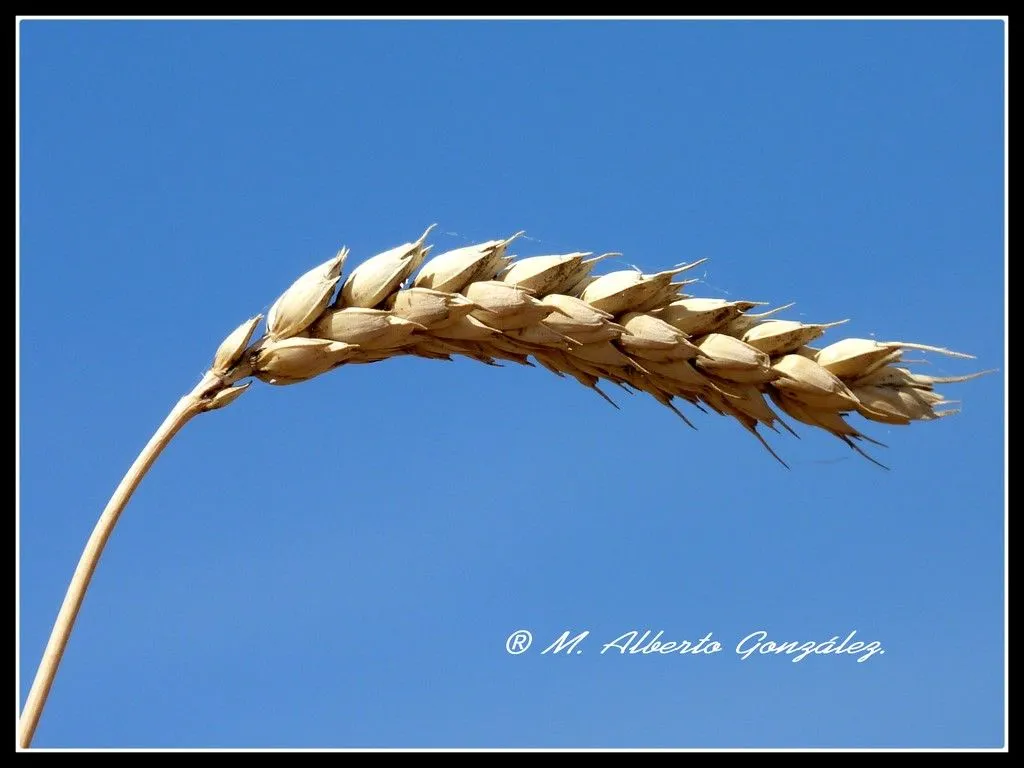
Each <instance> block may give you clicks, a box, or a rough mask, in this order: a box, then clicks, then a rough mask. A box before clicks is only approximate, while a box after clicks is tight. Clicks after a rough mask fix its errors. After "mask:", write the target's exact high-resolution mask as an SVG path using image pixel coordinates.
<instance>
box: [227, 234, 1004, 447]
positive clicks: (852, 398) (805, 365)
mask: <svg viewBox="0 0 1024 768" xmlns="http://www.w3.org/2000/svg"><path fill="white" fill-rule="evenodd" d="M431 229H433V227H429V228H428V229H427V230H426V231H425V232H424V233H423V234H422V235H421V236H420V237H419V238H418V239H417V240H416V241H415V242H410V243H405V244H403V245H399V246H397V247H395V248H391V249H389V250H387V251H384V252H383V253H379V254H377V255H376V256H373V257H371V258H369V259H367V260H366V261H364V262H363V263H362V264H360V265H359V266H357V267H356V268H355V269H353V270H352V271H351V273H350V274H349V275H348V277H347V278H346V279H345V280H344V282H342V270H343V267H344V264H345V261H346V258H347V256H348V249H346V248H342V249H341V250H340V251H339V252H338V254H337V255H336V256H335V257H334V258H333V259H331V260H330V261H328V262H326V263H324V264H321V265H320V266H317V267H315V268H313V269H311V270H309V271H308V272H306V273H305V274H304V275H302V276H301V277H300V278H299V279H298V280H296V281H295V282H294V283H293V284H292V285H291V287H290V288H288V290H286V291H285V292H284V293H283V294H282V295H281V296H280V298H278V299H277V301H276V302H274V304H273V306H271V308H270V310H269V312H268V313H267V318H266V330H265V333H264V335H263V336H262V337H260V338H259V339H257V340H256V341H255V342H253V343H250V341H251V339H252V336H253V333H254V332H255V329H256V327H257V325H258V324H259V321H260V317H258V316H257V317H254V318H251V319H250V320H248V321H246V322H245V323H243V324H242V325H241V326H239V328H238V329H236V330H235V331H234V332H232V333H231V334H230V335H229V336H228V337H227V338H226V339H225V340H224V342H223V343H222V344H221V345H220V347H219V348H218V350H217V353H216V355H215V357H214V364H213V368H212V372H213V373H214V374H215V375H216V376H218V377H219V378H220V380H221V381H223V383H224V386H225V389H223V390H221V391H218V392H217V393H216V395H214V396H211V399H210V403H209V406H208V408H207V409H208V410H209V409H213V408H219V407H223V406H224V405H227V404H228V403H229V402H232V401H233V400H234V399H235V398H237V397H238V396H239V395H241V394H242V391H243V390H244V387H240V386H231V385H233V384H234V383H235V382H237V381H238V380H240V379H241V378H245V377H247V376H255V377H256V378H257V379H259V380H260V381H264V382H267V383H269V384H279V385H280V384H295V383H298V382H302V381H306V380H308V379H311V378H313V377H315V376H319V375H321V374H323V373H326V372H327V371H330V370H332V369H334V368H337V367H339V366H342V365H345V364H347V363H372V362H378V361H380V360H387V359H388V358H392V357H397V356H399V355H415V356H419V357H424V358H430V359H440V360H450V359H452V356H453V355H462V356H465V357H469V358H472V359H474V360H479V361H480V362H483V363H487V364H489V365H497V364H500V361H511V362H515V363H520V364H524V365H532V363H531V362H530V359H531V358H532V359H533V360H534V361H536V362H538V363H540V364H541V365H542V366H544V367H545V368H547V369H548V370H550V371H551V372H553V373H555V374H557V375H558V376H570V377H572V378H573V379H575V380H576V381H578V382H580V383H581V384H583V385H584V386H586V387H588V388H590V389H592V390H594V391H595V392H597V393H598V394H599V395H601V396H602V397H604V398H605V399H606V400H608V401H609V402H612V401H611V399H610V398H608V396H607V395H606V394H605V393H604V392H603V391H602V390H601V389H600V387H599V386H598V385H599V383H600V382H601V381H607V382H611V383H613V384H616V385H619V386H622V387H624V388H627V389H629V390H638V391H642V392H646V393H647V394H649V395H651V396H652V397H654V398H655V399H656V400H657V401H658V402H660V403H662V404H663V405H665V406H667V407H668V408H670V409H671V410H672V411H674V412H675V413H676V414H678V415H679V416H681V417H682V418H683V419H684V420H686V422H687V423H688V424H689V423H690V422H689V420H688V419H686V417H685V416H684V415H683V414H682V412H681V411H680V410H679V409H678V408H677V407H676V404H675V401H677V400H681V401H687V402H689V403H690V404H692V405H694V406H696V407H697V408H700V409H701V410H707V409H710V410H713V411H715V412H717V413H720V414H722V415H725V416H731V417H732V418H734V419H736V420H737V421H738V422H739V423H740V424H742V425H743V427H744V428H745V429H747V430H748V431H749V432H751V433H752V434H753V435H754V436H755V437H756V438H757V439H758V440H760V441H761V443H762V445H764V447H765V448H767V449H768V450H769V451H770V452H771V453H772V455H773V456H775V458H776V459H778V458H779V457H778V456H777V455H776V454H775V452H774V451H772V450H771V448H770V447H769V446H768V444H767V442H765V440H764V437H763V435H761V433H760V432H758V427H761V426H764V427H767V428H768V429H771V430H773V431H777V427H776V425H781V426H782V427H784V428H785V429H787V430H789V431H790V432H792V431H793V430H792V429H791V428H790V427H789V425H788V424H786V422H784V421H783V420H782V415H783V414H784V415H785V416H787V417H789V418H790V419H792V420H794V421H798V422H801V423H803V424H805V425H808V426H811V427H817V428H819V429H823V430H825V431H826V432H830V433H831V434H833V435H835V436H836V437H837V438H839V439H840V440H842V441H843V442H845V443H846V444H847V445H849V446H850V447H851V448H853V449H854V450H856V451H857V452H859V453H860V454H861V455H863V456H865V457H866V458H868V459H870V460H871V461H875V460H874V459H872V458H871V457H870V456H868V455H867V454H866V453H865V452H864V451H863V450H861V448H860V447H859V446H858V445H857V443H856V442H855V441H861V440H867V441H869V442H876V441H874V440H871V438H869V437H867V436H865V435H863V434H862V433H861V432H860V431H859V430H858V429H856V428H855V427H854V426H852V425H851V424H850V423H849V422H848V421H847V419H846V417H847V416H848V415H850V414H852V413H859V414H860V415H861V416H863V417H864V418H866V419H868V420H871V421H877V422H881V423H883V424H909V423H910V422H912V421H923V420H929V419H937V418H941V417H943V416H948V415H950V414H952V413H955V412H956V411H955V410H954V409H951V408H948V407H947V406H949V405H950V404H951V402H950V401H947V400H945V399H944V398H943V397H942V395H939V394H937V393H936V392H935V390H934V385H935V384H945V383H952V382H960V381H966V380H968V379H971V378H974V377H975V376H980V375H981V373H975V374H970V375H964V376H949V377H935V376H925V375H922V374H916V373H912V372H911V371H910V369H908V368H906V367H904V366H903V365H901V363H904V364H905V362H906V361H905V360H904V357H903V355H904V353H905V352H906V351H908V350H916V351H926V352H935V353H939V354H943V355H949V356H952V357H962V358H966V357H970V355H964V354H961V353H958V352H952V351H950V350H948V349H943V348H941V347H932V346H927V345H924V344H914V343H909V342H901V341H888V342H878V341H872V340H869V339H858V338H846V339H842V340H840V341H836V342H833V343H831V344H827V345H825V346H812V344H816V343H817V341H818V339H819V338H820V337H821V336H822V335H823V334H825V332H826V331H827V330H828V329H830V328H832V327H834V326H838V325H841V324H842V323H844V322H846V321H845V320H839V321H836V322H827V323H803V322H798V321H795V320H784V319H779V318H777V317H775V316H774V315H775V314H776V313H778V312H779V311H781V310H784V309H787V308H788V307H789V306H790V305H786V306H784V307H779V308H778V309H774V310H770V311H765V312H752V311H751V310H753V309H754V308H755V307H757V306H759V303H758V302H753V301H725V300H723V299H714V298H700V297H693V296H689V295H687V294H685V293H683V292H682V291H683V288H684V287H686V286H687V285H690V284H692V283H694V282H697V281H696V280H686V279H681V278H680V276H681V275H683V274H684V273H686V272H687V271H689V270H691V269H693V267H695V266H697V265H698V264H701V263H703V260H701V261H696V262H693V263H690V264H681V265H678V266H676V267H674V268H672V269H667V270H664V271H662V272H657V273H654V274H644V273H642V272H640V271H639V270H635V269H627V270H617V271H611V272H608V273H606V274H602V275H595V274H593V269H594V267H595V266H596V265H597V264H598V262H600V261H601V260H602V259H604V258H606V257H608V256H612V255H619V254H602V255H600V256H594V255H593V254H591V253H585V252H574V253H566V254H561V255H541V256H529V257H526V258H521V259H520V258H516V257H515V256H513V255H510V254H509V252H508V250H509V246H510V245H511V244H512V243H513V241H515V240H516V238H517V237H519V235H521V234H522V233H521V232H519V233H516V234H514V235H512V236H511V237H508V238H505V239H503V240H490V241H488V242H485V243H480V244H479V245H470V246H465V247H462V248H457V249H455V250H451V251H447V252H445V253H441V254H438V255H435V256H433V257H431V258H429V259H428V258H427V257H428V256H429V254H430V251H431V246H429V245H426V239H427V236H428V235H429V234H430V231H431ZM339 284H340V288H339ZM982 373H985V372H982ZM612 404H613V405H614V403H612ZM772 405H774V406H775V408H774V409H773V407H772ZM691 426H692V424H691ZM779 461H780V462H781V461H782V460H781V459H779ZM783 463H784V462H783ZM875 463H878V462H875Z"/></svg>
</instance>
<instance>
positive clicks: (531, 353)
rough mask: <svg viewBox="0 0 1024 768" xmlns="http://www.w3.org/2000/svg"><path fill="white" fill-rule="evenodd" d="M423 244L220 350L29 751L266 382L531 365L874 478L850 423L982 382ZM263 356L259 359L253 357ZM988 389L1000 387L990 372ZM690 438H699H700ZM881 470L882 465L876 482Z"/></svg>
mask: <svg viewBox="0 0 1024 768" xmlns="http://www.w3.org/2000/svg"><path fill="white" fill-rule="evenodd" d="M432 228H433V227H430V228H428V229H427V230H426V231H425V232H424V233H423V235H422V236H420V238H419V239H417V240H416V241H415V242H411V243H405V244H403V245H399V246H397V247H395V248H391V249H390V250H387V251H384V252H383V253H379V254H377V255H376V256H373V257H371V258H370V259H368V260H366V261H365V262H363V263H362V264H360V265H359V266H358V267H356V268H355V269H354V270H353V271H352V272H351V274H349V276H348V278H347V279H346V280H345V281H344V282H343V283H342V285H341V289H340V290H338V284H339V283H340V282H342V281H341V274H342V269H343V267H344V264H345V261H346V258H347V256H348V250H347V249H345V248H343V249H341V250H340V251H339V252H338V253H337V255H336V256H335V257H334V258H333V259H331V260H329V261H327V262H326V263H324V264H321V265H320V266H317V267H315V268H313V269H311V270H310V271H308V272H306V273H305V274H304V275H302V276H301V277H300V278H299V279H298V280H296V281H295V282H294V283H293V284H292V285H291V287H289V288H288V290H286V291H285V292H284V293H283V294H282V295H281V297H280V298H279V299H278V300H277V301H276V302H274V304H273V305H272V306H271V308H270V310H269V311H268V313H267V318H266V328H265V332H264V334H263V335H262V336H260V337H259V338H257V339H256V340H255V341H252V339H253V335H254V333H255V330H256V328H257V326H258V325H259V323H260V320H261V319H262V318H261V317H259V316H257V317H254V318H251V319H250V320H247V321H246V322H245V323H242V325H240V326H239V327H238V328H237V329H235V330H234V331H233V332H232V333H231V334H229V335H228V337H227V338H226V339H225V340H224V341H223V342H222V343H221V345H220V347H218V349H217V351H216V353H215V355H214V360H213V365H212V367H211V369H210V371H209V372H208V373H207V374H206V375H205V376H204V377H203V379H202V381H200V383H199V384H198V385H197V386H196V387H195V388H194V389H193V390H192V391H191V392H190V393H189V394H187V395H185V397H183V398H182V399H181V400H180V401H179V402H178V404H177V405H176V406H175V407H174V409H173V410H172V411H171V413H170V414H169V415H168V417H167V418H166V420H165V421H164V423H163V424H161V425H160V427H159V428H158V429H157V431H156V433H155V434H154V435H153V437H152V438H151V439H150V441H149V443H147V444H146V447H145V448H144V449H143V450H142V453H141V454H140V455H139V456H138V458H137V459H136V460H135V462H134V463H133V464H132V466H131V468H130V469H129V470H128V473H127V474H126V475H125V477H124V479H123V480H122V481H121V483H120V484H119V485H118V487H117V489H116V490H115V491H114V495H113V496H112V497H111V499H110V502H109V503H108V504H107V506H106V508H105V509H104V510H103V513H102V514H101V516H100V519H99V521H98V522H97V524H96V527H95V529H94V530H93V532H92V535H91V536H90V537H89V540H88V542H87V544H86V547H85V551H84V552H83V553H82V556H81V559H80V560H79V563H78V567H77V568H76V569H75V573H74V576H73V577H72V580H71V584H70V586H69V587H68V591H67V594H66V596H65V598H64V602H63V604H62V605H61V609H60V612H59V614H58V616H57V620H56V623H55V624H54V627H53V631H52V633H51V635H50V639H49V642H48V643H47V646H46V650H45V652H44V654H43V659H42V661H41V662H40V665H39V669H38V671H37V673H36V677H35V680H34V681H33V684H32V689H31V691H30V692H29V696H28V700H27V702H26V704H25V709H24V711H23V712H22V717H21V724H20V733H19V743H20V744H21V746H22V747H28V746H29V745H30V744H31V742H32V737H33V735H34V733H35V730H36V726H37V725H38V723H39V718H40V715H41V714H42V711H43V707H44V705H45V703H46V698H47V695H48V694H49V691H50V687H51V685H52V683H53V679H54V677H55V675H56V673H57V668H58V666H59V664H60V661H61V657H62V656H63V654H64V649H65V648H66V647H67V642H68V638H69V637H70V634H71V630H72V627H73V625H74V621H75V618H76V616H77V615H78V610H79V608H80V607H81V605H82V600H83V599H84V597H85V592H86V590H87V589H88V586H89V581H90V580H91V578H92V574H93V572H94V571H95V569H96V564H97V563H98V562H99V558H100V556H101V554H102V552H103V547H104V545H105V544H106V542H107V539H108V538H109V536H110V533H111V531H112V530H113V528H114V525H115V524H116V523H117V519H118V517H119V516H120V514H121V511H122V510H123V509H124V507H125V505H126V504H127V503H128V500H129V499H130V498H131V495H132V493H133V492H134V490H135V488H136V487H137V486H138V484H139V482H140V481H141V479H142V477H143V475H144V474H145V473H146V472H147V471H148V470H149V468H150V467H151V466H152V464H153V462H154V461H155V460H156V458H157V457H158V456H159V454H160V452H161V451H162V450H163V448H164V447H165V446H166V445H167V443H168V442H169V441H170V440H171V438H172V437H174V435H175V434H176V433H177V432H178V430H180V429H181V428H182V427H183V426H184V425H185V424H186V422H188V421H189V420H190V419H191V418H192V417H193V416H195V415H197V414H199V413H203V412H205V411H210V410H215V409H218V408H222V407H224V406H226V405H228V404H229V403H231V402H233V401H234V400H235V399H237V398H238V397H239V396H241V394H242V393H243V392H244V391H245V389H246V388H247V387H248V386H249V385H248V383H245V384H238V382H239V381H241V380H242V379H245V378H249V377H255V378H257V379H259V380H260V381H264V382H267V383H270V384H295V383H298V382H302V381H306V380H308V379H311V378H313V377H315V376H319V375H320V374H322V373H326V372H327V371H329V370H332V369H334V368H337V367H339V366H342V365H345V364H346V363H371V362H377V361H380V360H386V359H388V358H391V357H397V356H399V355H416V356H419V357H425V358H431V359H443V360H450V359H451V357H452V356H453V355H463V356H466V357H470V358H472V359H474V360H479V361H481V362H483V363H487V364H490V365H496V364H499V361H512V362H516V363H521V364H525V365H531V363H530V358H532V359H533V360H535V361H537V362H538V363H540V364H541V365H543V366H544V367H545V368H547V369H548V370H550V371H552V372H553V373H555V374H557V375H559V376H563V377H564V376H569V377H571V378H573V379H575V380H576V381H578V382H580V383H581V384H583V385H584V386H586V387H588V388H590V389H592V390H594V391H595V392H596V393H598V394H599V395H600V396H601V397H603V398H605V399H606V400H608V401H609V402H612V404H613V405H614V402H613V401H612V400H611V399H610V398H609V397H608V396H607V395H606V394H605V393H604V392H603V391H602V390H601V389H600V387H599V386H598V385H599V383H600V382H601V381H607V382H611V383H613V384H616V385H619V386H622V387H624V388H626V389H628V390H637V391H642V392H646V393H648V394H649V395H651V396H652V397H654V398H655V399H656V400H658V402H660V403H662V404H663V405H665V406H667V407H668V408H670V409H671V410H672V411H674V412H675V413H676V414H678V415H679V416H680V417H682V418H683V419H684V420H686V421H687V423H688V424H689V423H690V422H689V419H687V418H686V416H685V415H684V414H683V413H682V412H681V411H680V410H679V409H678V408H677V406H676V404H675V401H676V400H681V401H687V402H689V403H690V404H692V405H694V406H696V407H697V408H699V409H701V410H705V406H706V407H707V408H710V409H711V410H713V411H716V412H718V413H720V414H723V415H726V416H731V417H733V418H734V419H736V420H737V421H738V422H739V423H740V424H741V425H742V426H743V427H744V428H745V429H746V430H748V431H749V432H750V433H751V434H752V435H754V437H756V438H757V439H758V440H759V441H760V442H761V444H762V445H763V446H764V447H765V448H766V449H767V450H768V451H769V452H771V454H772V456H774V457H775V458H776V459H777V460H778V461H779V462H780V463H783V464H785V462H783V461H782V459H781V458H779V457H778V455H777V454H776V453H775V452H774V451H773V450H772V449H771V448H770V447H769V445H768V443H767V442H766V441H765V440H764V437H763V436H762V435H761V434H760V432H758V427H759V426H764V427H766V428H768V429H770V430H773V431H777V429H776V425H777V424H778V425H781V426H782V427H783V428H785V429H787V430H788V431H790V432H792V431H793V430H792V429H791V428H790V427H789V426H788V424H786V423H785V422H784V421H783V420H782V419H781V417H780V415H779V414H778V413H777V412H776V411H775V410H773V409H772V407H771V405H769V401H770V402H771V403H773V404H774V405H775V406H776V407H777V408H778V409H779V410H780V411H782V413H784V414H786V415H787V416H789V417H790V418H792V419H793V420H795V421H799V422H801V423H803V424H805V425H808V426H811V427H817V428H819V429H823V430H825V431H827V432H830V433H831V434H833V435H835V436H836V437H837V438H839V439H840V440H842V441H843V442H845V443H846V444H847V445H849V446H850V447H851V448H852V449H854V450H855V451H857V452H858V453H860V454H861V455H862V456H864V457H866V458H868V459H869V460H871V461H873V462H875V463H876V464H877V463H878V462H877V461H876V460H875V459H873V458H871V457H870V456H869V455H868V454H867V453H866V452H865V451H864V450H863V449H862V448H861V447H860V446H859V445H858V444H857V443H858V442H859V441H868V442H872V443H876V444H877V441H874V440H872V439H871V438H869V437H867V436H866V435H863V434H861V432H860V431H859V430H857V429H856V428H855V427H853V426H852V425H851V424H849V423H848V422H847V421H846V418H845V417H846V416H847V415H848V414H851V413H853V412H856V413H859V414H860V415H861V416H863V417H865V418H867V419H869V420H871V421H877V422H882V423H885V424H909V423H910V422H912V421H921V420H928V419H936V418H940V417H943V416H947V415H950V414H952V413H955V412H956V411H955V410H953V409H949V408H944V406H947V405H949V404H950V402H949V401H946V400H945V399H943V397H942V396H941V395H939V394H937V393H936V392H935V391H934V385H935V384H945V383H954V382H960V381H966V380H968V379H971V378H974V377H975V376H980V375H982V374H981V373H976V374H969V375H964V376H949V377H934V376H925V375H920V374H915V373H912V372H911V371H910V370H909V369H908V368H905V367H903V366H900V365H897V364H898V363H900V362H902V361H903V353H904V351H906V350H915V351H925V352H936V353H940V354H945V355H950V356H953V357H962V358H966V357H970V355H964V354H961V353H957V352H952V351H950V350H947V349H943V348H940V347H931V346H927V345H923V344H915V343H907V342H898V341H892V342H876V341H873V340H869V339H856V338H852V339H844V340H841V341H837V342H835V343H833V344H829V345H828V346H826V347H823V348H816V347H812V346H809V345H810V344H811V343H812V342H814V341H815V340H817V339H818V338H819V337H820V336H822V334H824V333H825V331H826V330H827V329H829V328H830V327H832V326H836V325H840V324H841V323H842V322H845V321H839V322H834V323H817V324H814V323H801V322H796V321H793V320H780V319H776V318H774V317H773V315H774V314H775V313H776V312H778V311H780V310H782V309H786V308H787V307H780V308H778V309H776V310H771V311H767V312H751V310H752V309H754V308H755V307H756V306H758V303H757V302H752V301H725V300H722V299H709V298H695V297H691V296H688V295H686V294H684V293H683V292H682V289H683V288H684V287H685V286H686V285H688V284H691V283H693V282H696V281H694V280H685V279H677V278H679V276H680V275H682V274H684V273H685V272H687V271H688V270H690V269H692V268H693V267H695V266H697V265H698V264H700V263H702V261H696V262H693V263H690V264H681V265H678V266H676V267H674V268H672V269H668V270H665V271H663V272H658V273H655V274H643V273H641V272H639V271H637V270H619V271H613V272H609V273H607V274H603V275H600V276H596V275H594V274H592V271H593V268H594V266H595V264H597V263H598V262H600V261H601V260H602V259H604V258H606V257H607V256H610V255H618V254H603V255H600V256H594V255H593V254H591V253H585V252H574V253H568V254H560V255H544V256H532V257H528V258H523V259H518V260H517V259H516V258H514V257H513V256H510V255H509V254H508V248H509V246H510V245H511V244H512V243H513V241H515V239H516V238H517V237H518V236H519V235H520V234H522V233H517V234H515V235H512V236H511V237H508V238H505V239H502V240H491V241H488V242H485V243H480V244H477V245H470V246H466V247H463V248H457V249H455V250H452V251H448V252H446V253H442V254H440V255H437V256H434V257H433V258H431V259H430V260H429V261H426V263H424V261H425V260H426V258H427V256H428V255H429V253H430V250H431V246H428V245H426V239H427V236H428V235H429V233H430V231H431V229H432ZM250 342H252V343H250ZM982 373H987V371H985V372H982ZM691 426H692V424H691ZM880 466H882V465H880Z"/></svg>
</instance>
